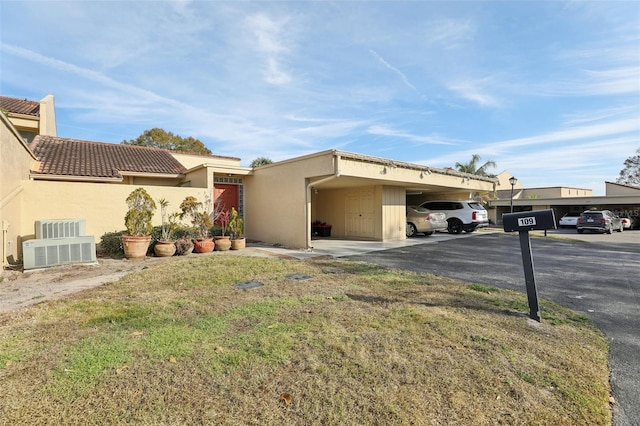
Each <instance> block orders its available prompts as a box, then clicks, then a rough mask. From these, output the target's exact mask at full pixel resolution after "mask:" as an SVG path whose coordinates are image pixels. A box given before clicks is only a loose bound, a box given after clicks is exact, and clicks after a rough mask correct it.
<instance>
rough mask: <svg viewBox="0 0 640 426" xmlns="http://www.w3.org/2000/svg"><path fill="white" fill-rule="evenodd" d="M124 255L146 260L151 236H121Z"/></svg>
mask: <svg viewBox="0 0 640 426" xmlns="http://www.w3.org/2000/svg"><path fill="white" fill-rule="evenodd" d="M120 241H121V242H122V248H123V249H124V256H125V257H126V258H127V259H129V260H144V258H145V256H146V255H147V250H148V249H149V244H150V243H151V236H150V235H146V236H141V237H139V236H133V235H123V236H121V237H120Z"/></svg>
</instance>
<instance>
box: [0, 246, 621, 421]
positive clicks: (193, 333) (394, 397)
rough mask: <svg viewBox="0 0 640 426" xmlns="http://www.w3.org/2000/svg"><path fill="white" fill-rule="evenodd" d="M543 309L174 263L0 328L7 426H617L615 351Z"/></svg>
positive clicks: (451, 291) (430, 287) (423, 290)
mask: <svg viewBox="0 0 640 426" xmlns="http://www.w3.org/2000/svg"><path fill="white" fill-rule="evenodd" d="M328 268H335V269H340V270H342V271H344V272H343V273H337V274H336V273H331V274H329V273H325V272H323V271H324V270H327V269H328ZM290 274H305V275H309V276H311V277H312V279H311V280H308V281H295V280H291V279H288V278H287V276H289V275H290ZM249 280H251V281H259V282H262V283H263V284H264V286H263V287H260V288H257V289H251V290H237V289H235V288H234V287H233V285H234V284H236V283H237V282H245V281H249ZM541 307H542V317H543V322H542V324H539V325H537V326H532V324H531V322H530V321H529V320H528V319H527V316H526V312H527V311H528V305H527V301H526V295H524V294H521V293H516V292H512V291H507V290H500V289H498V288H494V287H492V286H485V285H479V284H468V283H462V282H458V281H454V280H450V279H446V278H442V277H437V276H432V275H427V274H417V273H411V272H406V271H396V270H391V269H387V268H382V267H379V266H375V265H370V264H366V263H360V262H345V261H329V260H320V261H318V260H316V261H293V260H284V259H266V258H257V257H256V258H252V257H244V256H203V257H198V256H196V255H192V256H188V257H186V258H182V259H180V258H175V259H170V260H169V261H168V262H166V263H163V264H161V265H159V266H155V267H152V268H148V269H146V270H144V271H143V272H141V273H138V274H135V275H130V276H127V277H125V278H123V279H122V280H120V281H119V282H117V283H112V284H108V285H104V286H102V287H99V288H95V289H92V290H88V291H84V292H81V293H78V294H76V295H74V296H72V297H69V298H66V299H62V300H58V301H51V302H44V303H42V304H40V305H38V306H34V307H32V308H29V309H26V310H24V312H25V313H26V314H21V315H15V316H14V315H12V314H11V313H8V314H4V315H3V316H2V317H0V323H2V324H3V326H2V328H0V393H1V394H2V395H3V397H2V398H1V399H0V417H2V418H3V419H4V420H3V421H4V423H6V424H26V423H28V424H45V423H46V424H105V423H106V424H116V423H117V424H123V423H124V424H223V425H224V424H229V425H231V424H309V425H314V424H478V425H493V424H497V423H500V422H502V423H505V424H531V425H537V424H554V425H607V424H610V422H611V415H610V411H609V406H608V397H609V392H610V389H609V383H608V374H609V372H608V369H607V345H606V340H605V338H604V337H603V336H602V334H601V333H600V332H598V331H597V330H596V329H595V328H594V327H593V326H592V325H591V324H590V323H589V322H588V320H587V319H586V318H585V317H583V316H581V315H578V314H576V313H574V312H572V311H570V310H568V309H565V308H563V307H561V306H558V305H555V304H553V303H551V302H549V301H546V300H542V301H541ZM283 394H287V395H288V396H290V397H291V400H290V403H287V402H286V401H285V400H288V399H287V398H283V397H281V395H283Z"/></svg>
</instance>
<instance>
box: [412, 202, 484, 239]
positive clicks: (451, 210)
mask: <svg viewBox="0 0 640 426" xmlns="http://www.w3.org/2000/svg"><path fill="white" fill-rule="evenodd" d="M420 207H424V208H427V209H429V210H434V211H438V212H444V213H446V214H447V230H448V231H449V233H450V234H460V233H461V232H462V231H465V232H473V231H475V230H476V229H477V228H482V227H484V226H489V215H488V214H487V211H486V210H485V208H484V207H482V204H480V203H479V202H477V201H473V200H466V201H446V200H443V201H439V200H436V201H426V202H424V203H422V204H420Z"/></svg>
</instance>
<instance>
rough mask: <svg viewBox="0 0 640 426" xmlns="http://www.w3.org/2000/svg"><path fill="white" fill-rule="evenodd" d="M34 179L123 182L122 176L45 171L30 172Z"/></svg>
mask: <svg viewBox="0 0 640 426" xmlns="http://www.w3.org/2000/svg"><path fill="white" fill-rule="evenodd" d="M29 177H30V178H31V179H33V180H63V181H73V182H122V177H111V178H110V177H104V176H103V177H100V176H72V175H50V174H43V173H33V172H32V173H30V174H29Z"/></svg>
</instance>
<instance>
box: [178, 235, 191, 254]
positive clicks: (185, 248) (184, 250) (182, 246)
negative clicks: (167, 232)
mask: <svg viewBox="0 0 640 426" xmlns="http://www.w3.org/2000/svg"><path fill="white" fill-rule="evenodd" d="M174 244H175V245H176V256H184V255H185V254H189V253H191V251H192V250H193V242H192V241H191V238H184V237H181V238H178V239H177V240H176V241H175V243H174Z"/></svg>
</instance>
